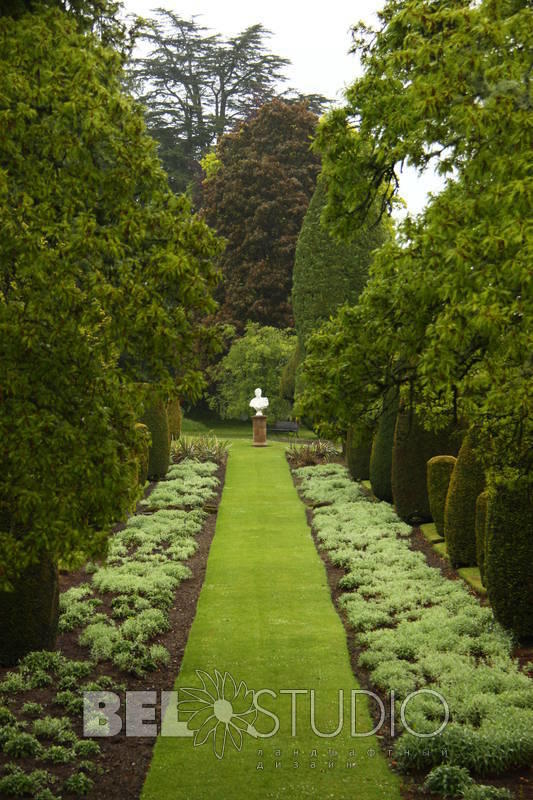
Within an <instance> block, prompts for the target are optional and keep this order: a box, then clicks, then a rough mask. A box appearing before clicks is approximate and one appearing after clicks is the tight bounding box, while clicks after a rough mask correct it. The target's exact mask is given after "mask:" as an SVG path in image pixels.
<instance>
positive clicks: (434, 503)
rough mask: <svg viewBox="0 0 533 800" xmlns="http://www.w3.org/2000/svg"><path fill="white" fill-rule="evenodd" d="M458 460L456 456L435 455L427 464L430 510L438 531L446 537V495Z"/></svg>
mask: <svg viewBox="0 0 533 800" xmlns="http://www.w3.org/2000/svg"><path fill="white" fill-rule="evenodd" d="M456 461H457V459H456V458H455V456H433V458H430V459H429V461H428V464H427V482H428V497H429V510H430V512H431V516H432V517H433V522H434V523H435V527H436V529H437V533H439V534H440V535H441V536H442V537H444V507H445V505H446V495H447V494H448V487H449V485H450V479H451V477H452V472H453V469H454V467H455V463H456Z"/></svg>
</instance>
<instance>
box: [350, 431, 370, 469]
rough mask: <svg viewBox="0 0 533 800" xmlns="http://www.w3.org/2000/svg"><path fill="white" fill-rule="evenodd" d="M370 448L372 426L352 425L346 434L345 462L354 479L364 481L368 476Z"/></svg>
mask: <svg viewBox="0 0 533 800" xmlns="http://www.w3.org/2000/svg"><path fill="white" fill-rule="evenodd" d="M371 448H372V428H369V427H368V426H366V425H352V426H351V427H350V428H349V429H348V432H347V434H346V463H347V464H348V469H349V470H350V474H351V476H352V478H353V479H354V480H356V481H366V480H368V478H369V475H370V450H371Z"/></svg>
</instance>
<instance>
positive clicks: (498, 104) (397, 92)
mask: <svg viewBox="0 0 533 800" xmlns="http://www.w3.org/2000/svg"><path fill="white" fill-rule="evenodd" d="M532 15H533V11H532V9H531V6H530V4H529V3H527V2H526V0H503V2H501V0H482V2H480V3H477V4H474V5H472V4H470V3H466V2H464V0H454V2H451V3H445V4H443V3H437V4H435V3H432V2H429V1H428V0H405V1H404V2H397V1H396V0H390V1H389V2H388V3H387V4H386V5H385V7H384V9H383V10H382V11H381V12H380V23H381V25H380V28H379V30H377V31H370V30H368V29H365V28H364V27H363V26H359V27H358V28H357V29H356V37H357V38H356V47H358V49H359V52H360V53H361V57H362V61H363V66H364V68H365V75H364V76H363V77H362V78H360V79H358V80H357V81H356V82H355V83H354V84H353V85H352V86H351V87H350V89H349V90H348V93H347V104H346V106H345V107H344V108H343V109H339V110H336V111H334V112H333V113H332V114H330V115H329V116H328V117H327V118H326V119H325V120H324V122H323V124H322V125H321V127H320V130H319V135H318V146H319V149H320V152H321V153H322V157H323V173H324V175H325V176H326V178H327V181H328V186H329V187H330V193H329V201H330V202H329V206H328V218H329V219H330V221H331V224H332V225H333V227H334V229H335V230H336V231H337V232H338V233H340V234H342V235H344V236H350V235H351V232H353V230H354V228H356V227H357V226H358V225H360V224H361V222H362V220H366V219H368V216H369V214H370V217H372V215H373V209H375V208H376V203H377V207H378V208H381V210H382V211H385V210H386V209H388V208H390V207H391V204H392V202H393V201H394V198H395V196H396V195H397V183H398V182H397V174H398V172H397V171H398V168H399V167H400V166H401V165H402V164H403V163H405V162H409V163H411V164H413V165H415V166H416V167H418V168H419V169H421V170H423V169H424V168H425V167H426V166H427V165H428V164H429V163H430V162H434V163H436V164H437V167H438V170H439V171H440V172H441V173H442V174H443V175H446V176H447V183H446V186H445V188H444V190H443V191H442V192H441V193H440V194H439V195H438V196H436V197H434V198H432V199H431V200H430V202H429V204H428V206H427V208H426V210H425V212H424V213H423V214H422V215H420V216H419V217H418V218H417V219H416V220H414V221H413V220H412V219H410V218H408V219H407V221H406V222H405V223H404V224H403V226H402V229H401V231H400V236H399V238H398V240H397V242H396V243H391V244H390V245H386V246H385V248H383V249H382V251H381V253H380V256H379V258H378V259H377V260H378V262H379V263H378V264H377V265H376V267H375V271H374V273H373V280H372V284H373V285H372V287H370V286H369V290H368V293H367V295H366V296H363V298H362V302H361V308H360V309H359V310H355V311H353V310H351V311H346V312H344V315H343V316H341V318H339V320H338V321H337V323H336V326H333V328H332V329H330V331H329V335H330V336H331V337H332V339H333V341H332V343H330V344H328V342H327V341H326V340H325V339H324V335H322V339H320V340H319V341H318V342H317V343H316V345H315V348H316V352H315V355H314V356H313V358H314V360H315V363H316V364H317V366H316V368H315V367H312V370H311V371H313V370H314V371H315V372H316V375H317V377H319V378H320V380H321V385H322V386H324V374H323V373H324V371H325V368H326V361H327V355H326V354H327V352H328V347H331V352H333V351H334V348H337V352H339V351H340V353H341V354H342V355H341V356H340V357H339V362H340V363H339V366H338V368H337V366H335V367H333V368H332V369H331V370H330V375H329V385H333V386H340V387H342V389H343V390H346V386H348V387H350V388H352V387H353V388H354V389H357V390H358V396H359V397H363V399H364V400H365V401H366V400H368V397H369V396H370V397H371V396H372V395H373V394H375V393H376V391H378V390H382V389H383V388H384V387H386V386H387V385H392V384H402V383H406V384H409V385H410V386H412V387H416V393H415V394H414V395H413V400H414V401H415V402H416V404H417V405H418V410H419V411H420V412H421V413H422V414H423V415H424V416H425V418H426V421H427V422H431V421H434V417H435V412H436V414H437V416H438V414H439V413H440V411H441V410H442V408H443V407H445V406H447V405H451V404H454V403H455V405H456V407H457V409H458V412H459V413H460V414H461V415H464V416H466V417H467V418H468V419H470V420H471V421H472V422H473V423H475V425H476V428H477V429H478V430H479V432H480V437H479V445H480V450H481V451H482V452H483V456H484V461H485V465H486V466H488V467H490V468H491V469H492V471H493V472H499V473H505V474H506V475H507V477H508V478H509V479H510V480H514V479H516V478H517V477H518V476H519V475H524V474H528V475H529V476H531V475H532V472H533V471H532V469H531V467H532V463H531V454H532V453H533V446H532V445H533V425H532V421H531V418H532V411H533V409H532V402H533V400H532V398H533V391H532V389H533V385H532V384H533V362H532V360H531V358H532V357H531V353H532V352H533V348H532V344H533V342H532V335H533V334H532V331H533V326H532V324H531V323H532V318H533V287H532V285H531V281H532V274H533V273H532V271H531V246H532V241H533V228H532V227H531V225H530V224H529V221H528V220H529V219H530V209H531V202H532V194H533V175H532V173H531V151H532V144H533V142H532V127H531V105H532V98H531V92H532V89H531V81H530V76H531V49H530V48H529V47H528V46H527V42H528V37H530V32H531V24H532ZM356 130H357V135H355V131H356ZM379 297H381V299H382V301H383V302H382V304H380V303H379V302H378V303H376V301H377V299H378V298H379ZM340 322H343V323H344V322H346V323H347V330H345V331H344V332H343V333H342V334H339V336H342V337H344V342H343V343H342V344H340V343H339V341H338V339H337V338H336V332H335V328H336V327H338V325H339V323H340ZM350 331H351V332H350ZM377 333H379V334H380V335H379V336H376V335H375V334H377ZM370 344H372V348H371V349H372V352H370V351H369V349H368V347H369V345H370ZM365 354H366V359H365ZM361 360H364V361H365V362H366V363H365V364H364V365H361ZM319 364H322V368H323V369H322V373H321V372H320V369H319V367H318V365H319ZM350 371H351V372H352V374H351V375H346V372H350ZM345 378H346V379H347V382H345ZM315 385H316V384H315ZM313 388H314V386H313ZM324 391H325V389H324ZM359 406H360V404H359V402H358V403H356V408H355V410H354V412H352V413H359V411H360V408H359ZM342 410H343V408H342V405H341V411H342Z"/></svg>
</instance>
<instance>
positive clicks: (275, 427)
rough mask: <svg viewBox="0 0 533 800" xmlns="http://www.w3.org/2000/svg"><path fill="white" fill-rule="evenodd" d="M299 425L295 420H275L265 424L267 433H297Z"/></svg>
mask: <svg viewBox="0 0 533 800" xmlns="http://www.w3.org/2000/svg"><path fill="white" fill-rule="evenodd" d="M299 427H300V426H299V425H298V423H297V422H291V421H290V420H277V421H276V422H274V423H273V424H272V425H267V430H268V432H269V433H298V428H299Z"/></svg>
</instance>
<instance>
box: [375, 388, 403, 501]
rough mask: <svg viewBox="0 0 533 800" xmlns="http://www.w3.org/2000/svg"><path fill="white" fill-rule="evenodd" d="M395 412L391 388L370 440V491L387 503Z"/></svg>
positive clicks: (390, 484)
mask: <svg viewBox="0 0 533 800" xmlns="http://www.w3.org/2000/svg"><path fill="white" fill-rule="evenodd" d="M397 413H398V395H397V392H396V391H395V390H393V391H390V392H388V393H387V395H386V396H385V399H384V401H383V410H382V414H381V416H380V418H379V421H378V426H377V429H376V434H375V436H374V440H373V442H372V450H371V453H370V470H369V472H370V484H371V486H372V492H373V493H374V495H375V496H376V497H377V498H378V499H379V500H385V501H386V502H387V503H392V482H391V478H392V445H393V443H394V426H395V425H396V415H397Z"/></svg>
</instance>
